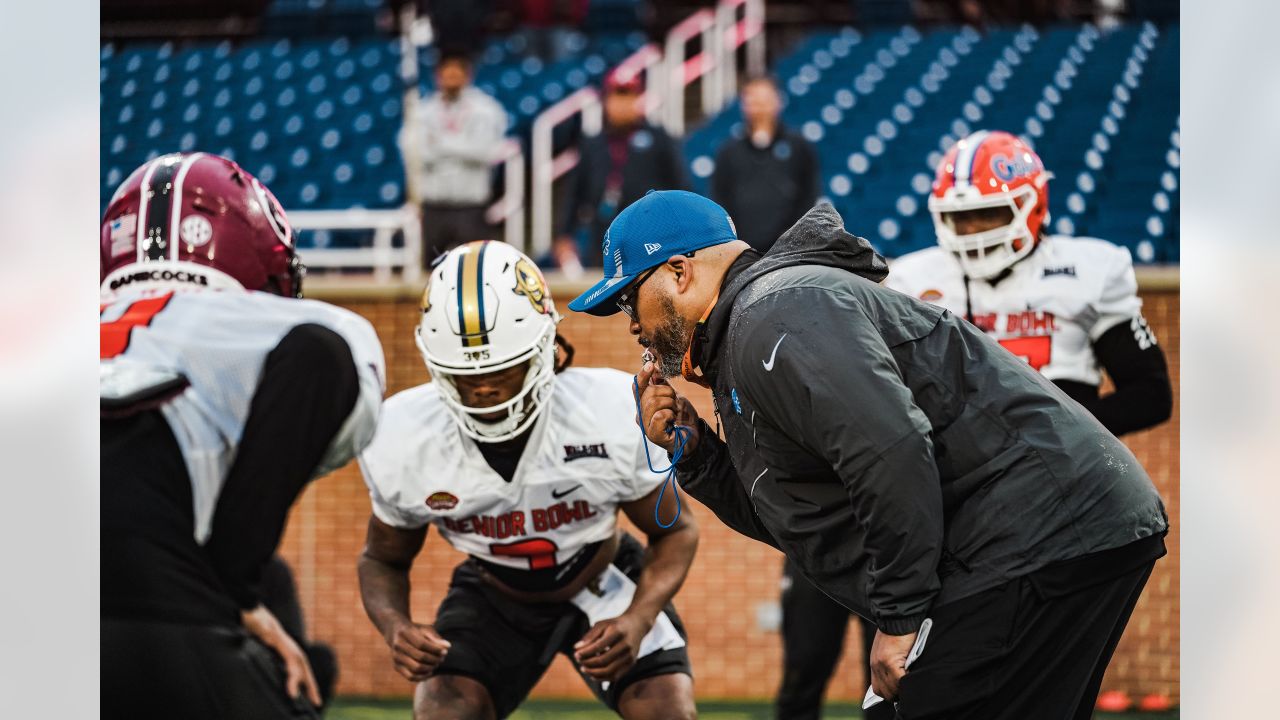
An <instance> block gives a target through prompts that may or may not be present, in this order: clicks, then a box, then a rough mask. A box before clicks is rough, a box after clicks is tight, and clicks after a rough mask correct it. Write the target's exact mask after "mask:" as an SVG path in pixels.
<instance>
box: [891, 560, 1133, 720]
mask: <svg viewBox="0 0 1280 720" xmlns="http://www.w3.org/2000/svg"><path fill="white" fill-rule="evenodd" d="M1154 565H1155V563H1154V561H1152V562H1149V563H1146V564H1144V565H1142V566H1141V567H1139V568H1138V569H1136V570H1131V571H1129V572H1127V573H1125V574H1123V575H1120V576H1119V577H1116V578H1113V579H1111V580H1106V581H1104V582H1101V583H1098V584H1095V585H1092V586H1090V587H1085V588H1081V589H1078V590H1072V591H1069V592H1063V593H1055V594H1054V595H1052V596H1046V594H1045V593H1044V592H1042V591H1041V590H1038V589H1037V586H1036V585H1035V583H1033V582H1032V581H1031V580H1030V579H1028V578H1026V577H1022V578H1018V579H1015V580H1012V581H1010V582H1007V583H1005V584H1004V585H1000V586H998V587H995V588H992V589H991V590H987V591H985V592H981V593H978V594H977V595H974V596H972V597H968V598H965V599H963V600H958V601H956V602H953V603H948V604H946V605H939V606H937V607H935V608H934V609H933V611H932V612H931V613H930V615H931V617H932V618H933V629H932V631H931V632H930V633H929V638H928V641H927V642H926V644H925V647H924V651H923V652H922V653H921V654H920V657H919V659H918V660H916V661H915V663H913V664H912V665H911V669H910V670H908V671H907V674H906V675H905V676H903V678H902V682H901V684H900V685H899V687H898V715H897V717H898V718H899V720H935V719H936V720H941V719H942V718H946V719H947V720H1027V719H1028V718H1035V720H1089V718H1090V717H1092V716H1093V707H1094V703H1095V702H1096V700H1097V697H1098V689H1099V688H1100V687H1101V685H1102V675H1103V673H1104V672H1106V669H1107V664H1108V663H1109V662H1110V661H1111V655H1112V653H1113V652H1115V649H1116V644H1117V643H1118V642H1119V641H1120V635H1121V634H1122V633H1123V632H1124V627H1125V624H1127V623H1128V622H1129V616H1130V614H1131V613H1132V612H1133V607H1134V605H1135V604H1137V602H1138V596H1139V595H1140V594H1141V593H1142V588H1143V586H1145V585H1146V583H1147V578H1148V577H1150V575H1151V569H1152V567H1153V566H1154Z"/></svg>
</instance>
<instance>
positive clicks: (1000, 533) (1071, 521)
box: [678, 203, 1168, 635]
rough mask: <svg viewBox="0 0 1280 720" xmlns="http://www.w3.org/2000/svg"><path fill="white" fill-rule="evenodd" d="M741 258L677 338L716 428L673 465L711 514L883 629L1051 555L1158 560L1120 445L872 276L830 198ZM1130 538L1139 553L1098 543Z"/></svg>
mask: <svg viewBox="0 0 1280 720" xmlns="http://www.w3.org/2000/svg"><path fill="white" fill-rule="evenodd" d="M753 256H754V253H748V254H746V255H744V256H743V257H740V258H739V260H738V261H737V262H735V263H734V265H733V266H732V267H731V268H730V270H729V272H728V273H727V274H726V277H725V280H724V282H723V285H722V287H721V292H720V296H719V299H718V301H717V303H716V306H715V308H714V309H713V310H712V312H711V314H710V316H709V317H708V318H707V320H706V322H705V323H703V324H701V325H700V326H699V327H698V329H697V331H696V332H695V335H694V347H693V351H692V359H693V360H694V361H695V362H696V363H697V364H698V365H699V367H700V368H701V369H702V371H703V373H704V374H705V375H706V378H707V379H708V380H709V381H710V382H711V384H712V389H713V392H714V397H715V402H716V408H717V412H718V415H719V416H720V418H721V419H722V421H723V423H724V433H725V441H721V440H720V439H719V438H718V437H717V436H716V434H715V433H714V431H712V430H711V429H710V428H709V427H708V426H707V425H706V423H705V422H704V423H701V425H702V427H701V431H702V432H701V441H700V443H699V445H698V447H697V448H696V450H695V452H694V453H692V454H691V455H690V456H689V457H687V458H685V459H684V460H682V461H681V462H680V464H679V466H678V479H679V481H680V484H681V486H682V487H683V488H684V489H685V490H686V491H687V492H688V493H689V494H690V495H692V496H693V497H695V498H697V499H698V500H699V501H701V502H702V503H704V504H706V505H707V506H709V507H710V508H711V509H712V510H713V511H714V512H715V513H716V515H717V516H719V517H720V519H721V520H722V521H724V522H725V523H726V524H727V525H729V526H730V527H733V528H734V529H736V530H738V531H739V532H741V533H743V534H745V535H748V536H750V537H753V538H756V539H758V540H760V541H762V542H766V543H768V544H770V545H773V546H775V547H777V548H779V549H781V550H782V551H783V552H785V553H786V554H787V556H788V557H789V558H790V559H791V560H792V561H793V562H794V563H795V564H796V565H797V566H798V567H799V568H800V569H801V570H802V571H803V572H804V574H805V575H806V576H807V577H808V578H809V579H810V580H812V581H813V583H814V584H815V585H817V586H818V587H819V588H820V589H822V590H823V591H824V592H825V593H826V594H827V595H829V596H831V597H832V598H833V599H835V600H836V601H838V602H840V603H841V604H842V605H844V606H845V607H847V608H849V609H850V610H852V611H854V612H856V613H858V614H860V615H862V616H864V617H867V618H869V619H871V620H872V621H874V622H875V623H876V624H877V626H878V627H879V628H880V629H881V630H883V631H884V632H886V633H889V634H893V635H901V634H905V633H909V632H913V631H915V630H916V629H917V628H918V627H919V625H920V623H921V622H922V621H923V619H924V618H925V617H926V616H927V614H928V611H929V609H930V608H931V607H932V606H933V605H934V604H938V603H946V602H951V601H954V600H958V599H961V598H965V597H968V596H970V595H973V594H975V593H978V592H981V591H983V590H986V589H989V588H992V587H995V586H996V585H999V584H1001V583H1003V582H1007V581H1009V580H1011V579H1013V578H1017V577H1021V576H1023V575H1028V574H1031V573H1034V572H1036V571H1038V570H1040V569H1042V568H1046V567H1047V566H1050V565H1052V564H1055V563H1059V564H1065V562H1064V561H1068V560H1072V559H1078V558H1084V557H1085V556H1089V557H1095V555H1094V554H1097V555H1096V556H1097V557H1104V556H1105V557H1111V558H1113V559H1112V560H1111V561H1109V562H1108V563H1107V565H1106V566H1105V567H1107V568H1113V569H1116V570H1118V571H1127V570H1128V569H1130V567H1136V565H1137V564H1139V560H1140V561H1141V562H1148V561H1150V560H1153V559H1154V558H1155V557H1158V556H1159V555H1160V554H1163V542H1162V540H1161V538H1162V537H1163V535H1164V533H1165V532H1166V531H1167V528H1168V521H1167V517H1166V515H1165V511H1164V506H1163V504H1162V503H1161V501H1160V497H1159V495H1158V493H1157V492H1156V489H1155V487H1154V486H1153V485H1152V483H1151V480H1150V479H1149V478H1148V477H1147V474H1146V473H1145V472H1144V471H1143V469H1142V467H1141V466H1140V465H1139V464H1138V461H1137V460H1136V459H1135V458H1134V456H1133V454H1132V453H1130V452H1129V450H1128V449H1127V448H1126V447H1125V446H1124V445H1123V444H1121V443H1120V441H1118V440H1117V439H1116V438H1115V437H1114V436H1113V435H1111V433H1109V432H1107V430H1106V429H1105V428H1103V426H1102V425H1101V424H1099V423H1098V421H1097V420H1095V419H1094V418H1093V417H1092V416H1091V415H1090V414H1089V413H1088V411H1086V410H1085V409H1084V408H1083V407H1081V406H1080V405H1079V404H1077V403H1076V402H1075V401H1073V400H1071V399H1070V398H1069V397H1067V396H1066V395H1065V394H1064V393H1063V392H1062V391H1061V390H1059V389H1058V388H1056V387H1055V386H1054V385H1053V384H1052V383H1050V382H1048V381H1046V380H1045V379H1044V378H1043V377H1041V376H1040V375H1039V374H1038V373H1036V372H1035V371H1034V370H1032V369H1031V368H1030V367H1028V366H1027V365H1026V364H1025V363H1024V362H1022V361H1021V360H1019V359H1018V358H1016V357H1014V356H1013V355H1011V354H1010V353H1009V352H1008V351H1006V350H1004V349H1003V348H1001V347H1000V346H999V345H998V344H997V343H996V342H995V341H993V340H991V339H990V338H988V337H987V336H986V335H984V334H983V333H982V332H981V331H980V330H978V329H977V328H975V327H973V326H972V325H969V324H968V323H966V322H965V321H963V320H962V319H960V318H958V317H955V316H953V315H952V314H951V313H949V312H947V311H946V310H943V309H941V308H938V307H935V306H933V305H930V304H928V303H924V302H921V301H919V300H916V299H915V298H911V297H908V296H906V295H903V294H901V293H898V292H896V291H893V290H889V289H887V288H885V287H883V286H881V285H880V284H879V282H880V281H881V280H883V279H884V277H885V275H886V273H887V271H888V268H887V266H886V265H885V262H884V259H883V258H882V257H880V256H879V255H878V254H876V252H875V251H874V250H873V249H872V248H871V246H870V244H869V243H867V241H866V240H864V239H862V238H858V237H854V236H853V235H850V234H849V233H848V232H846V231H845V230H844V224H843V221H842V220H841V218H840V215H839V214H838V213H837V212H836V211H835V209H834V208H832V207H831V205H829V204H827V203H822V204H820V205H818V206H817V207H815V208H814V209H812V210H810V211H809V212H808V213H807V214H806V215H805V216H804V217H803V218H801V219H800V220H799V221H798V222H797V223H796V224H795V225H794V226H793V227H792V228H791V229H790V230H788V231H787V232H786V233H785V234H784V235H783V236H782V237H781V238H779V240H778V241H777V243H776V244H774V246H773V247H772V249H771V250H770V251H769V252H768V253H766V254H765V255H764V256H763V257H761V258H760V259H758V260H755V261H754V262H752V258H753ZM1146 538H1150V540H1147V541H1145V542H1144V543H1143V544H1142V545H1141V548H1142V552H1141V557H1140V558H1135V557H1127V558H1125V557H1122V558H1119V559H1118V560H1116V559H1114V555H1115V554H1114V552H1112V553H1104V552H1102V551H1112V550H1113V549H1116V548H1122V547H1126V546H1130V545H1131V544H1133V545H1132V546H1133V547H1134V548H1135V549H1136V548H1139V546H1138V545H1136V544H1135V543H1136V542H1137V541H1139V540H1143V539H1146ZM1126 561H1128V562H1130V563H1131V565H1130V566H1126V567H1123V568H1116V567H1115V565H1116V563H1117V562H1121V563H1123V562H1126ZM1068 565H1070V564H1068ZM1076 567H1080V566H1079V565H1078V563H1077V564H1076ZM1099 567H1100V566H1099ZM1089 574H1096V573H1092V571H1089V572H1087V573H1086V575H1089ZM1079 577H1080V575H1079V574H1077V575H1075V576H1074V578H1079ZM1096 579H1097V580H1098V581H1101V580H1104V579H1107V578H1105V577H1099V578H1096Z"/></svg>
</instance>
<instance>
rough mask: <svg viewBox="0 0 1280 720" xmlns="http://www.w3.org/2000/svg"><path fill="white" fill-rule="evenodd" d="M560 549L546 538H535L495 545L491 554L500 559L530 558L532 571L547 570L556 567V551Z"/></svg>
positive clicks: (490, 550)
mask: <svg viewBox="0 0 1280 720" xmlns="http://www.w3.org/2000/svg"><path fill="white" fill-rule="evenodd" d="M559 549H560V548H559V547H557V546H556V544H555V543H553V542H551V541H550V540H547V539H546V538H533V539H531V540H521V541H520V542H513V543H493V544H492V545H490V546H489V552H491V553H493V554H494V555H497V556H500V557H522V558H529V569H530V570H545V569H547V568H549V567H555V566H556V551H557V550H559Z"/></svg>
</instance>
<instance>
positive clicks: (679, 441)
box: [631, 375, 693, 530]
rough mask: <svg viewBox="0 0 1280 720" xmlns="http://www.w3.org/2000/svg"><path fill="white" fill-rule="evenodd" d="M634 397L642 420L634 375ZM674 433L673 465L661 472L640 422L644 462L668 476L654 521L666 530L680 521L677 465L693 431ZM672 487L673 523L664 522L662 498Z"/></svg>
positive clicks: (680, 429) (677, 427)
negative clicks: (655, 465)
mask: <svg viewBox="0 0 1280 720" xmlns="http://www.w3.org/2000/svg"><path fill="white" fill-rule="evenodd" d="M631 389H632V393H631V394H632V395H634V396H635V399H636V418H637V419H639V418H640V381H639V380H638V379H637V378H636V377H635V376H634V375H633V376H632V377H631ZM672 433H674V434H675V436H676V449H675V452H673V453H671V465H669V466H668V467H665V468H662V469H661V470H659V469H658V468H655V467H654V466H653V458H652V457H651V456H650V455H649V442H648V439H647V438H646V437H645V434H644V422H643V420H641V422H640V444H641V445H642V446H643V447H644V460H645V462H646V463H648V464H649V472H651V473H655V474H658V473H666V474H667V476H666V477H664V478H663V479H662V487H661V489H659V490H658V502H657V503H656V504H655V505H654V506H653V520H654V522H656V523H658V527H660V528H662V529H663V530H666V529H667V528H670V527H672V526H673V525H675V524H676V523H677V522H678V521H679V520H680V509H681V508H680V487H679V484H678V483H677V482H676V463H678V462H680V458H681V457H684V446H685V443H687V442H689V438H690V437H691V436H692V435H693V430H692V429H690V428H689V427H687V426H685V425H675V426H672V428H671V429H670V430H668V431H667V434H668V435H670V434H672ZM668 483H669V484H670V485H671V488H672V489H671V492H673V493H675V494H676V516H675V517H673V518H671V522H669V523H664V522H662V498H663V496H664V495H665V494H666V492H667V484H668Z"/></svg>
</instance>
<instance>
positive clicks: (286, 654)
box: [240, 605, 322, 707]
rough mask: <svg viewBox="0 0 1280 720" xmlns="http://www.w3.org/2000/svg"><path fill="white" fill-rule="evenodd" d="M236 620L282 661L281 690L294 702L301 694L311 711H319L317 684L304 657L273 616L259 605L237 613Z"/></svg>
mask: <svg viewBox="0 0 1280 720" xmlns="http://www.w3.org/2000/svg"><path fill="white" fill-rule="evenodd" d="M240 620H241V621H242V622H243V623H244V626H245V629H246V630H248V631H249V632H250V633H251V634H252V635H253V636H254V637H256V638H258V640H260V641H261V642H262V644H263V645H266V646H267V647H269V648H271V649H272V650H274V651H275V653H276V654H277V655H279V656H280V659H281V660H283V661H284V689H285V692H286V693H287V694H288V696H289V698H290V699H294V698H297V697H298V696H299V695H302V694H303V693H304V692H305V693H306V696H307V700H309V701H310V702H311V704H312V705H314V706H315V707H320V705H321V702H322V701H321V699H320V683H318V682H316V676H315V674H314V673H312V672H311V663H310V662H309V661H308V660H307V654H306V653H305V652H304V651H303V650H302V647H301V646H299V645H298V643H297V641H295V640H294V639H293V638H292V637H290V636H289V633H288V632H286V631H285V629H284V626H283V625H281V624H280V621H279V620H277V619H276V616H275V615H272V614H271V611H270V610H268V609H267V608H266V606H265V605H259V606H257V607H256V608H254V609H252V610H245V611H243V612H241V613H240Z"/></svg>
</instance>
